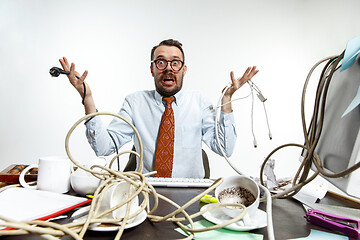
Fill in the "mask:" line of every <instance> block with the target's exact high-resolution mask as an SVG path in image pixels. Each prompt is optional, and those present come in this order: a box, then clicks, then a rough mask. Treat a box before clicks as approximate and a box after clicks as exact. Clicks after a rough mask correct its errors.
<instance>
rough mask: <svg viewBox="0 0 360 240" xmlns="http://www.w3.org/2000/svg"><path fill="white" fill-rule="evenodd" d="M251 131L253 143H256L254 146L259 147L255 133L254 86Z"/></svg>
mask: <svg viewBox="0 0 360 240" xmlns="http://www.w3.org/2000/svg"><path fill="white" fill-rule="evenodd" d="M251 133H252V135H253V138H254V140H253V143H254V147H255V148H256V147H257V142H256V137H255V133H254V91H253V88H252V86H251Z"/></svg>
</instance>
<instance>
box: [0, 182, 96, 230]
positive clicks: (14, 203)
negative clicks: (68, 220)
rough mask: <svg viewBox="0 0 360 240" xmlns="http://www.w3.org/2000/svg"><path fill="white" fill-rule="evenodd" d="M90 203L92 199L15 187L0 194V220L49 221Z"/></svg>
mask: <svg viewBox="0 0 360 240" xmlns="http://www.w3.org/2000/svg"><path fill="white" fill-rule="evenodd" d="M89 202H91V199H87V198H84V197H77V196H71V195H67V194H61V193H54V192H48V191H41V190H34V189H28V188H20V187H13V188H9V189H6V190H4V191H2V192H0V218H1V216H3V217H6V218H8V219H11V220H14V221H29V220H47V219H49V218H52V217H56V216H58V215H60V214H62V213H64V212H67V211H70V210H72V209H74V208H77V207H79V206H82V205H84V204H86V203H89ZM0 229H4V228H3V227H0Z"/></svg>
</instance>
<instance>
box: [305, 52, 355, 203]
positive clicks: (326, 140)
mask: <svg viewBox="0 0 360 240" xmlns="http://www.w3.org/2000/svg"><path fill="white" fill-rule="evenodd" d="M359 86H360V60H359V56H358V59H356V61H355V62H354V64H353V65H352V66H351V67H349V68H348V69H346V70H345V71H342V72H341V71H340V69H338V70H336V71H335V73H334V75H333V77H332V80H331V83H330V86H329V90H328V94H327V100H326V105H325V115H324V124H323V130H322V133H321V137H320V139H319V142H318V144H317V147H316V148H315V151H316V152H317V153H318V155H319V157H320V159H321V160H322V163H323V167H324V169H326V170H327V171H329V172H331V173H337V172H340V171H342V170H345V169H347V168H348V167H351V166H353V165H354V164H355V163H357V162H359V161H360V131H359V129H360V106H357V107H355V108H354V109H353V110H352V111H351V112H349V113H348V114H346V115H345V116H343V117H342V115H343V114H344V112H345V110H346V109H347V108H348V106H349V105H350V103H351V102H352V101H353V100H354V98H355V97H356V96H357V93H358V89H359ZM310 128H311V127H310ZM302 155H303V154H302ZM313 169H315V166H313ZM324 178H325V179H327V180H328V181H329V182H331V183H332V184H333V185H335V186H336V187H338V188H339V189H340V190H342V191H344V192H345V193H347V194H349V195H351V196H353V197H357V198H360V169H357V170H356V171H354V172H352V173H350V174H348V175H347V176H345V177H340V178H327V177H324Z"/></svg>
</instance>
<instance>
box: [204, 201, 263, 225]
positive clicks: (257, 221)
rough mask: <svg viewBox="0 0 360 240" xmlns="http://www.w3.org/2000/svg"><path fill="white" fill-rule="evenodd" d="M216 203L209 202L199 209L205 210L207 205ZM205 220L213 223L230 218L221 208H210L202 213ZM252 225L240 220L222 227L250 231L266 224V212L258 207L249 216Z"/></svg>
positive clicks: (219, 222)
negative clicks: (250, 216)
mask: <svg viewBox="0 0 360 240" xmlns="http://www.w3.org/2000/svg"><path fill="white" fill-rule="evenodd" d="M215 204H218V203H211V204H206V205H204V206H203V207H202V208H201V209H200V210H205V209H207V208H208V207H209V206H212V205H215ZM202 216H203V217H204V218H205V219H206V220H208V221H210V222H212V223H215V224H221V223H224V222H227V221H229V220H231V219H232V218H231V217H229V216H228V215H226V214H224V213H223V211H222V210H221V208H215V209H213V210H210V211H208V212H206V213H204V214H203V215H202ZM251 221H252V225H250V226H244V222H243V221H242V220H240V221H238V222H235V223H232V224H230V225H227V226H226V227H224V228H227V229H230V230H235V231H241V232H244V231H250V230H253V229H258V228H263V227H266V226H267V220H266V212H264V211H262V210H260V209H258V210H257V211H256V213H255V216H254V217H252V218H251Z"/></svg>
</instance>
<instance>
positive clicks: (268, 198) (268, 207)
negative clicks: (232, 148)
mask: <svg viewBox="0 0 360 240" xmlns="http://www.w3.org/2000/svg"><path fill="white" fill-rule="evenodd" d="M251 83H252V82H251ZM249 85H250V88H251V94H252V105H253V104H254V98H253V96H254V95H253V89H254V90H255V91H256V92H257V93H258V94H260V95H261V96H262V94H261V92H260V90H258V89H255V88H253V86H256V85H255V84H250V83H249ZM230 86H231V85H229V84H228V85H227V86H226V87H225V89H224V91H223V92H222V93H221V96H220V98H219V100H218V104H217V107H216V108H215V137H216V142H217V144H218V147H219V149H220V152H221V154H222V155H223V157H224V158H225V160H226V161H227V163H228V164H229V165H230V167H231V168H232V169H233V170H234V171H235V172H237V173H238V174H239V175H244V176H246V175H245V174H243V173H242V172H241V171H240V170H239V169H237V168H236V167H235V166H234V165H233V164H232V163H231V162H230V160H229V159H228V157H227V156H226V154H225V152H224V149H223V147H222V146H221V144H220V139H219V129H218V121H219V119H218V118H219V116H220V113H219V109H220V108H219V107H218V106H219V105H220V104H221V101H222V98H223V97H224V95H225V93H226V91H227V90H228V89H229V87H230ZM258 96H259V95H258ZM260 100H261V99H260ZM265 100H266V99H265ZM230 102H231V101H230ZM230 102H229V103H230ZM262 102H263V103H264V101H262ZM226 104H228V103H226ZM264 107H265V105H264ZM265 114H266V111H265ZM266 119H267V114H266ZM252 120H253V119H252ZM269 131H270V128H269ZM254 141H256V140H255V137H254ZM258 186H259V187H260V188H262V189H263V190H264V192H265V194H266V216H267V232H268V239H269V240H275V236H274V227H273V222H272V209H271V205H272V201H271V194H270V192H269V190H268V189H267V188H266V187H264V186H262V185H261V184H258Z"/></svg>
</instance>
